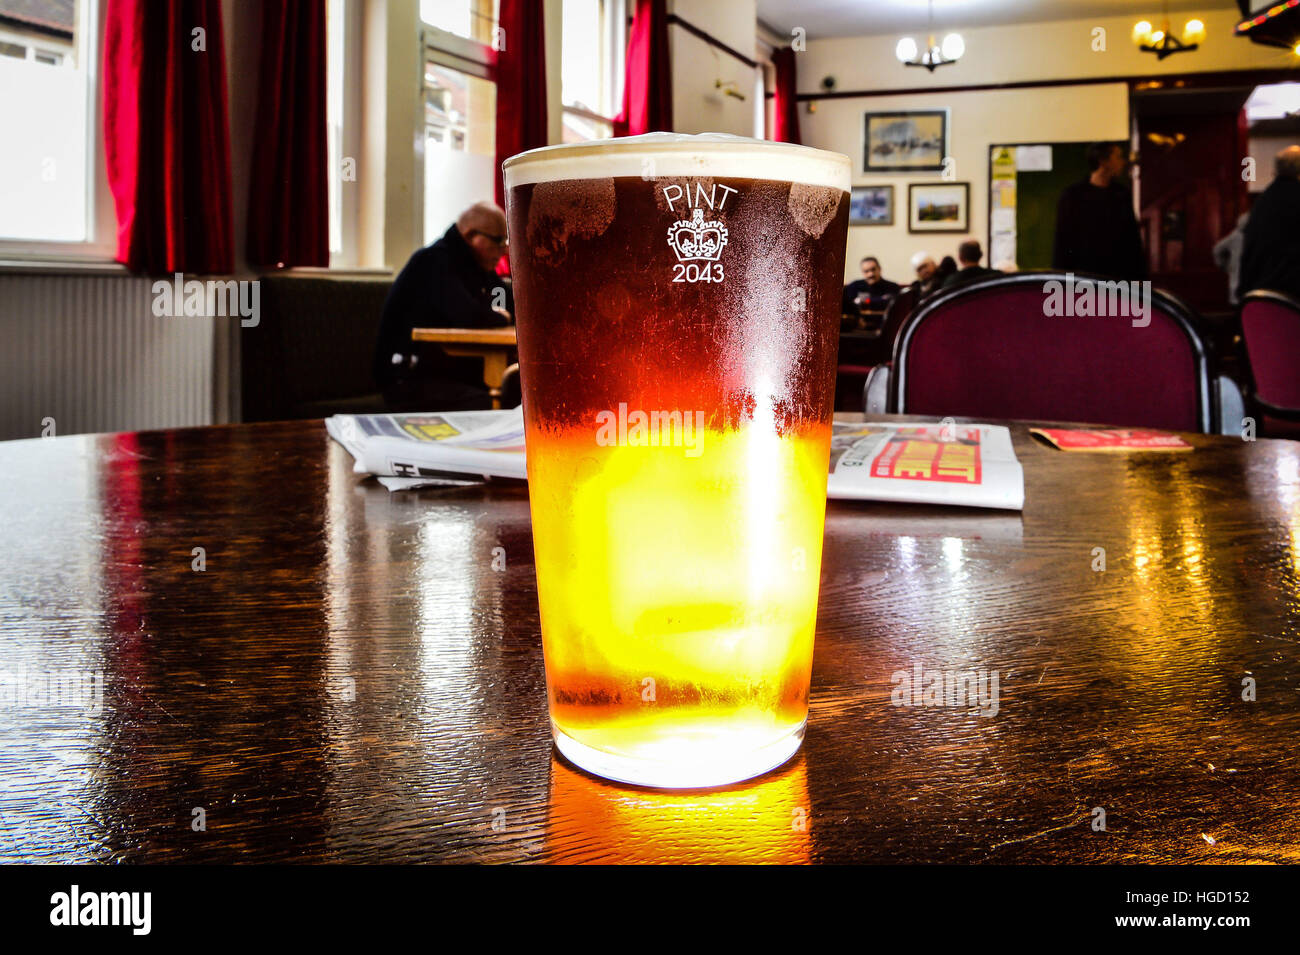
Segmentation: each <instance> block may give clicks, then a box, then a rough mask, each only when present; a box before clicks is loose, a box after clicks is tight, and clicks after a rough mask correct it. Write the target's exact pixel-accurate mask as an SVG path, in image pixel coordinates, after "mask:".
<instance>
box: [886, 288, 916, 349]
mask: <svg viewBox="0 0 1300 955" xmlns="http://www.w3.org/2000/svg"><path fill="white" fill-rule="evenodd" d="M920 291H921V286H920V284H919V283H917V282H913V283H912V284H911V285H907V286H904V287H903V288H902V289H900V290H899V292H898V294H897V295H895V296H894V298H893V299H892V300H891V301H890V303H889V305H888V307H886V308H885V317H884V318H883V319H882V320H881V322H880V347H881V348H883V349H884V357H882V358H881V359H880V362H879V363H880V364H884V363H885V362H887V361H889V360H890V359H891V358H892V357H893V355H894V344H895V343H896V342H897V341H898V333H899V331H901V330H902V328H903V323H904V322H906V321H907V319H908V317H909V316H910V315H911V314H912V313H913V312H914V311H916V300H917V299H918V298H920Z"/></svg>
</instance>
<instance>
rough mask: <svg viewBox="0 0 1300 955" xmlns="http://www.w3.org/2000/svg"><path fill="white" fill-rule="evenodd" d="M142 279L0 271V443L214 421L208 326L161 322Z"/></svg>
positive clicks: (212, 337)
mask: <svg viewBox="0 0 1300 955" xmlns="http://www.w3.org/2000/svg"><path fill="white" fill-rule="evenodd" d="M151 284H152V283H151V282H150V280H149V279H145V278H136V277H128V276H116V275H93V276H69V275H66V274H65V275H49V276H46V275H26V274H14V275H0V439H6V440H7V439H12V438H34V437H39V436H40V434H41V430H42V425H41V422H42V420H43V419H45V418H53V419H54V422H55V428H56V431H57V433H58V434H77V433H85V432H95V431H137V430H144V429H150V428H174V427H183V426H186V425H202V424H212V423H214V422H215V421H218V420H225V418H226V415H225V414H224V413H220V414H217V413H214V395H221V394H224V392H225V389H224V388H217V387H216V381H215V378H216V371H215V370H216V369H217V367H218V366H219V364H220V362H219V361H218V360H217V357H218V356H217V345H218V343H217V340H216V332H217V329H216V322H218V321H228V320H223V319H212V318H194V317H190V318H159V317H157V316H155V315H154V314H153V309H152V302H153V294H152V291H151Z"/></svg>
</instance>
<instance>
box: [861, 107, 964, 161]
mask: <svg viewBox="0 0 1300 955" xmlns="http://www.w3.org/2000/svg"><path fill="white" fill-rule="evenodd" d="M863 123H864V133H863V140H862V143H863V146H862V171H863V172H864V173H873V172H942V171H943V157H944V156H946V155H948V111H947V110H946V109H927V110H909V111H907V112H895V113H864V114H863Z"/></svg>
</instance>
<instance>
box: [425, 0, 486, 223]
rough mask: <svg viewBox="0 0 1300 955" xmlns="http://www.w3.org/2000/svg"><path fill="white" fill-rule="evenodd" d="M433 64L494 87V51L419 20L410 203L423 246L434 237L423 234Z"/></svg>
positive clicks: (476, 41) (482, 44)
mask: <svg viewBox="0 0 1300 955" xmlns="http://www.w3.org/2000/svg"><path fill="white" fill-rule="evenodd" d="M426 63H437V64H438V65H439V66H445V67H447V68H448V69H449V70H458V71H459V72H461V73H465V74H467V75H469V76H476V77H478V78H479V79H483V80H487V81H488V82H490V83H492V84H493V85H494V86H495V85H496V81H497V75H496V51H495V50H493V49H492V48H491V47H490V46H488V45H487V44H486V43H480V42H479V41H478V40H471V39H469V38H467V37H463V36H457V35H456V34H454V33H448V32H447V31H446V30H440V29H439V28H438V27H434V26H430V25H429V24H427V23H423V21H421V27H420V63H419V69H420V80H419V82H420V95H419V96H418V97H417V98H416V110H417V117H416V125H415V128H416V130H417V132H416V136H415V178H414V182H413V183H412V188H411V192H412V197H411V198H412V201H413V203H414V205H415V208H416V209H417V210H419V221H420V233H419V234H420V235H421V236H422V242H423V244H424V245H428V244H429V243H430V242H433V241H434V240H435V239H437V238H438V236H430V235H425V234H424V159H425V156H424V142H425V136H426V135H427V133H426V129H425V126H426V123H425V118H424V65H425V64H426Z"/></svg>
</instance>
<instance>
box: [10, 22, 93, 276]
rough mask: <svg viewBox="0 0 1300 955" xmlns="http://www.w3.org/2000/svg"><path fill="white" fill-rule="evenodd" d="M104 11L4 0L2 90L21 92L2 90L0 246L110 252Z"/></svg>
mask: <svg viewBox="0 0 1300 955" xmlns="http://www.w3.org/2000/svg"><path fill="white" fill-rule="evenodd" d="M100 11H101V3H97V2H96V0H27V2H24V3H20V4H5V5H4V11H3V12H4V17H3V19H2V20H0V89H4V90H6V91H16V90H21V91H22V95H20V96H18V95H5V96H0V129H3V130H4V131H5V135H4V146H3V148H0V252H4V253H6V254H8V253H14V254H18V255H30V256H34V255H40V256H42V257H48V256H49V255H50V254H56V255H65V256H66V255H69V254H71V255H75V254H78V253H80V254H83V255H85V254H94V255H97V256H101V257H102V256H104V255H107V254H111V251H112V248H113V232H114V229H115V222H114V219H113V214H112V200H111V196H109V194H108V190H107V187H106V185H105V184H103V182H102V176H103V174H102V172H100V166H101V165H102V164H101V163H100V162H99V161H98V159H99V156H100V153H101V151H102V136H101V135H100V132H99V130H98V109H97V106H98V95H97V94H98V87H97V75H96V74H97V70H96V57H97V55H98V50H97V42H96V41H97V37H98V36H99V35H100V34H101V33H102V22H101V21H100V18H99V17H100ZM95 25H99V28H98V29H97V28H96V27H95ZM97 240H98V241H97Z"/></svg>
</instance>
